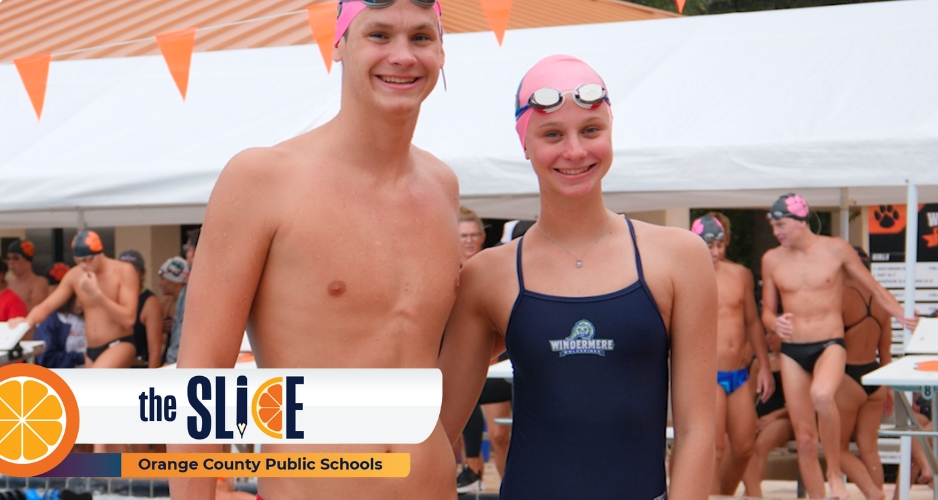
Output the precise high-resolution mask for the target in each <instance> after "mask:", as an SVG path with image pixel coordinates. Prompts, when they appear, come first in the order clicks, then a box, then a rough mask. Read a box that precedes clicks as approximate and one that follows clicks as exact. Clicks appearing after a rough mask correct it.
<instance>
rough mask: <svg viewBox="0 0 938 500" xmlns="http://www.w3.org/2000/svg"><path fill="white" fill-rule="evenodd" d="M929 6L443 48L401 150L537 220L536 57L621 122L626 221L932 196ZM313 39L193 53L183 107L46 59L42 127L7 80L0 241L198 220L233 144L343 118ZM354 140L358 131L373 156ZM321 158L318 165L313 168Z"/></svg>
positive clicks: (636, 26) (624, 28) (514, 35)
mask: <svg viewBox="0 0 938 500" xmlns="http://www.w3.org/2000/svg"><path fill="white" fill-rule="evenodd" d="M935 19H938V2H936V1H926V0H915V1H904V2H883V3H871V4H860V5H847V6H837V7H824V8H811V9H796V10H785V11H771V12H758V13H747V14H729V15H720V16H703V17H695V18H681V19H667V20H655V21H640V22H627V23H609V24H599V25H587V26H569V27H559V28H542V29H529V30H515V31H509V32H508V33H507V35H506V37H505V44H504V46H503V47H498V45H497V44H496V42H495V37H494V36H493V35H492V34H491V33H473V34H460V35H447V36H446V38H445V47H446V55H447V59H446V62H447V64H446V76H447V79H448V83H449V91H448V92H444V91H443V89H442V85H440V86H438V88H437V89H436V90H435V91H434V93H433V94H432V95H431V96H430V98H429V99H428V100H427V102H426V103H425V104H424V107H423V111H422V113H421V117H420V122H419V124H418V127H417V133H416V137H415V139H414V142H415V143H416V144H417V145H418V146H420V147H422V148H424V149H427V150H429V151H430V152H432V153H434V154H435V155H437V156H438V157H440V158H441V159H442V160H443V161H445V162H446V163H448V164H449V165H450V166H451V167H452V168H453V169H454V170H455V171H456V173H457V175H458V176H459V180H460V189H461V193H462V197H463V201H464V202H465V203H467V204H468V205H469V206H471V207H472V208H474V209H476V210H477V211H478V212H479V213H480V215H482V216H484V217H505V218H513V217H532V216H534V215H535V214H536V213H537V211H538V204H537V181H536V178H535V177H534V175H533V173H532V172H531V168H530V166H529V164H528V162H527V161H526V160H525V159H524V156H523V153H522V151H521V147H520V145H519V142H518V138H517V136H516V135H515V132H514V122H513V119H512V116H513V98H514V95H513V93H514V91H515V89H516V88H517V85H518V82H519V80H520V78H521V76H522V75H523V73H524V71H526V69H527V68H529V67H530V66H531V65H532V64H533V63H534V62H535V61H537V60H538V59H540V58H542V57H544V56H546V55H549V54H553V53H568V54H571V55H575V56H577V57H580V58H582V59H584V60H586V61H587V62H589V63H590V64H591V65H593V66H594V67H595V68H596V69H597V71H599V73H600V74H602V75H603V76H604V78H605V80H606V83H607V86H608V87H609V93H610V96H611V99H612V101H613V109H614V113H615V128H614V147H615V162H614V164H613V168H612V170H611V171H610V173H609V175H608V176H607V177H606V179H605V181H604V184H603V186H604V191H605V192H606V193H607V201H608V203H609V205H610V207H611V208H613V209H615V210H618V211H636V210H653V209H662V208H677V207H706V206H720V207H758V206H768V205H770V204H771V202H772V201H774V199H775V198H776V197H777V196H778V195H779V194H781V193H783V192H785V191H788V190H797V191H799V192H800V193H802V194H803V195H804V196H805V198H806V199H807V200H808V202H809V203H811V204H812V205H818V206H839V205H840V203H841V188H849V191H848V193H849V198H850V199H851V200H852V203H855V204H858V205H866V204H876V203H903V202H904V201H905V199H906V189H905V186H906V184H907V183H908V182H912V183H914V184H917V185H920V186H921V187H920V189H919V197H920V199H921V201H923V202H927V201H936V200H938V168H936V167H938V93H936V92H935V84H936V82H938V57H935V54H938V29H935ZM340 80H341V67H340V66H336V68H335V70H334V71H333V73H332V74H331V75H327V74H326V72H325V68H324V66H323V64H322V60H321V57H320V55H319V51H318V48H317V47H316V46H314V45H310V46H297V47H282V48H270V49H251V50H237V51H222V52H210V53H196V54H194V55H193V62H192V72H191V76H190V84H189V92H188V98H187V100H186V102H183V101H182V99H181V98H180V96H179V93H178V92H177V90H176V88H175V85H173V82H172V79H171V78H170V76H169V72H168V71H167V69H166V66H165V63H164V62H163V60H162V58H161V57H133V58H118V59H101V60H87V61H63V62H53V64H52V66H51V70H50V75H49V83H48V91H47V94H46V102H45V110H44V112H43V117H42V120H41V121H39V122H38V123H37V121H36V117H35V115H34V113H33V110H32V108H31V106H30V104H29V100H28V98H27V97H26V92H25V91H24V90H23V88H22V84H21V83H20V81H19V76H18V75H17V73H16V70H15V69H14V67H13V65H12V64H4V65H0V227H56V226H74V225H76V224H78V223H79V222H78V221H79V220H80V219H81V220H83V221H86V222H87V223H88V224H89V225H96V226H109V225H113V226H117V225H138V224H172V223H192V222H199V221H201V218H202V214H203V213H204V207H205V204H206V202H207V200H208V197H209V194H210V192H211V189H212V186H213V185H214V182H215V179H216V178H217V177H218V174H219V172H220V171H221V169H222V168H223V166H224V164H225V163H226V162H227V160H228V159H229V158H230V157H231V156H232V155H234V154H235V153H236V152H238V151H239V150H241V149H244V148H246V147H251V146H265V145H271V144H274V143H277V142H279V141H282V140H284V139H287V138H289V137H291V136H294V135H296V134H299V133H301V132H303V131H306V130H309V129H311V128H313V127H316V126H318V125H320V124H322V123H324V122H326V121H327V120H329V119H330V118H331V117H332V116H334V115H335V113H336V112H337V110H338V107H339V95H340ZM367 142H368V138H367V137H365V136H363V137H362V144H363V145H367ZM311 162H315V159H311Z"/></svg>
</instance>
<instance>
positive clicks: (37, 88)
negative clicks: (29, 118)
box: [13, 52, 52, 121]
mask: <svg viewBox="0 0 938 500" xmlns="http://www.w3.org/2000/svg"><path fill="white" fill-rule="evenodd" d="M51 60H52V54H51V53H49V52H45V53H42V54H36V55H34V56H29V57H21V58H19V59H14V60H13V63H14V64H16V71H18V72H19V74H20V79H21V80H23V86H24V87H26V93H27V94H29V100H30V101H31V102H32V103H33V110H35V111H36V121H39V118H40V117H41V116H42V104H43V102H45V99H46V81H48V79H49V61H51Z"/></svg>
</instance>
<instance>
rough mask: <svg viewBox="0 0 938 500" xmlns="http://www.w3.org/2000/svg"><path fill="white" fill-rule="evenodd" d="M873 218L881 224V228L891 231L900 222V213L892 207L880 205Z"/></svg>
mask: <svg viewBox="0 0 938 500" xmlns="http://www.w3.org/2000/svg"><path fill="white" fill-rule="evenodd" d="M873 217H875V218H876V221H877V222H879V226H880V227H882V228H883V229H889V228H891V227H892V226H895V225H896V222H897V221H898V220H899V211H898V210H896V209H895V208H893V206H892V205H880V206H879V208H878V209H876V210H874V211H873Z"/></svg>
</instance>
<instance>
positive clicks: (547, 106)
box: [515, 83, 609, 118]
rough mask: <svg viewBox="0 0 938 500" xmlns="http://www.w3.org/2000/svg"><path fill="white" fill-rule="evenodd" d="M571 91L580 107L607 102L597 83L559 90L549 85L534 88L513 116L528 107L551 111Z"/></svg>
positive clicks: (554, 109)
mask: <svg viewBox="0 0 938 500" xmlns="http://www.w3.org/2000/svg"><path fill="white" fill-rule="evenodd" d="M568 92H569V93H573V100H574V102H576V103H577V104H578V105H579V106H580V107H582V108H586V109H591V108H594V107H596V106H598V105H600V104H602V102H603V101H605V102H606V104H609V98H608V97H606V89H604V88H603V86H602V85H600V84H598V83H584V84H583V85H580V86H579V87H577V88H576V89H574V90H566V91H563V92H561V91H559V90H557V89H553V88H550V87H545V88H542V89H538V90H535V91H534V93H533V94H531V97H529V98H528V103H527V104H525V105H524V106H521V107H520V108H518V110H517V111H515V118H518V117H519V116H521V115H522V114H524V112H525V111H527V110H528V109H529V108H531V109H536V110H538V111H540V112H542V113H553V112H554V111H557V110H558V109H560V108H561V107H562V106H563V103H564V101H565V99H564V94H566V93H568Z"/></svg>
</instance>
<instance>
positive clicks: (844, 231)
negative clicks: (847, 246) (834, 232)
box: [840, 188, 850, 243]
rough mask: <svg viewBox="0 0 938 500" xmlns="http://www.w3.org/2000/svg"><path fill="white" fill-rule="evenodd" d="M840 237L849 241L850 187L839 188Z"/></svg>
mask: <svg viewBox="0 0 938 500" xmlns="http://www.w3.org/2000/svg"><path fill="white" fill-rule="evenodd" d="M840 237H841V238H843V239H844V241H846V242H847V243H849V242H850V188H840Z"/></svg>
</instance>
